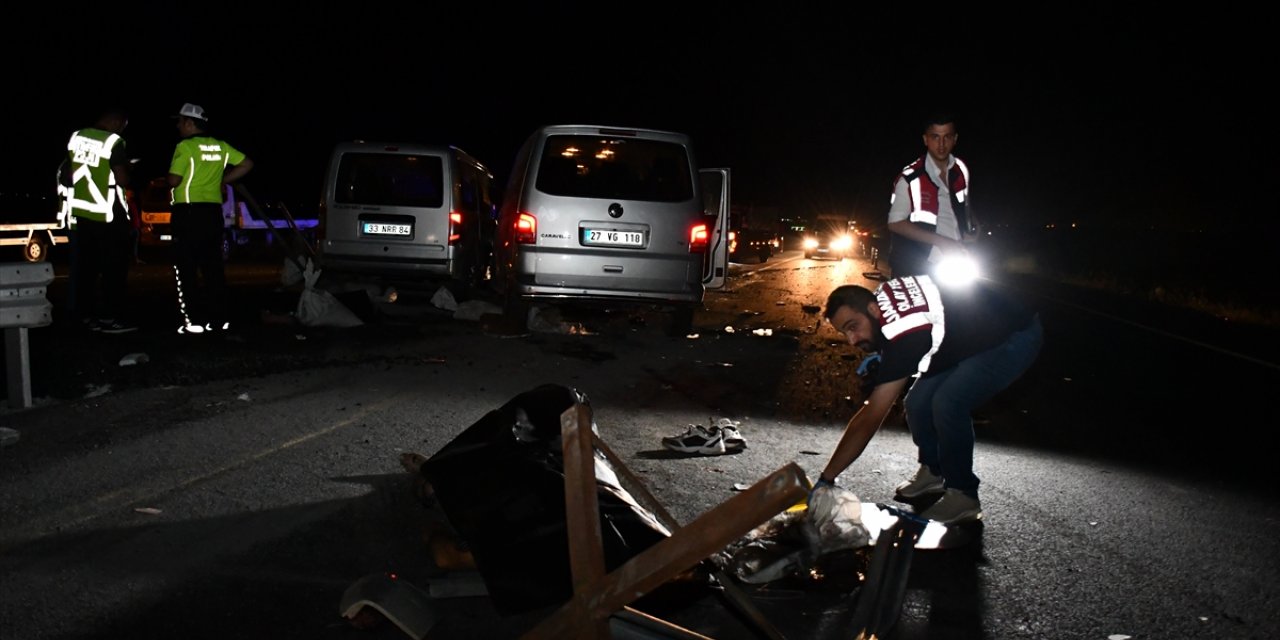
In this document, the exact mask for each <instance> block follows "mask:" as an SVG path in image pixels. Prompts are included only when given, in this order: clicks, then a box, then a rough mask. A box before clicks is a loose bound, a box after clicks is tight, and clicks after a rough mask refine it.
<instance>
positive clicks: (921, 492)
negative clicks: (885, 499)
mask: <svg viewBox="0 0 1280 640" xmlns="http://www.w3.org/2000/svg"><path fill="white" fill-rule="evenodd" d="M936 493H942V478H939V477H938V476H935V475H933V472H932V471H929V467H928V466H926V465H923V464H922V465H920V468H919V469H916V474H915V475H913V476H911V479H910V480H907V481H906V482H903V483H902V484H899V485H898V486H897V488H896V489H895V492H894V495H895V496H896V497H898V498H905V499H907V500H915V499H916V498H921V497H924V496H928V495H933V494H936Z"/></svg>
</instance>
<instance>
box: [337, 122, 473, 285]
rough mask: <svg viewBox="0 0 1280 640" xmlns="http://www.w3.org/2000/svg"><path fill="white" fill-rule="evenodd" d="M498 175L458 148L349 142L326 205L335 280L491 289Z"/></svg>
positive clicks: (341, 146) (341, 152)
mask: <svg viewBox="0 0 1280 640" xmlns="http://www.w3.org/2000/svg"><path fill="white" fill-rule="evenodd" d="M493 186H494V185H493V174H492V173H491V172H490V171H489V169H488V168H486V167H485V166H484V165H483V164H481V163H480V162H479V161H477V160H476V159H475V158H473V157H471V156H470V155H469V154H467V153H466V152H465V151H462V150H461V149H458V148H457V147H453V146H444V145H424V144H412V143H383V142H364V141H355V142H341V143H338V144H337V145H336V146H335V147H334V149H333V155H332V156H331V157H330V159H329V168H328V172H327V175H326V179H325V182H324V189H323V192H322V194H321V199H320V225H319V233H318V235H319V253H320V265H321V267H322V268H323V269H324V270H325V271H326V272H329V273H333V272H338V273H349V274H364V275H367V276H374V277H377V278H385V279H402V280H403V279H410V280H445V281H448V282H451V283H454V284H456V285H458V288H459V289H460V290H462V291H467V290H470V289H471V288H472V287H475V286H477V285H479V284H481V283H483V282H484V281H485V280H486V279H487V277H488V271H489V270H488V267H489V265H490V263H491V256H492V252H493V242H494V231H495V225H496V215H497V205H496V203H495V201H494V198H493Z"/></svg>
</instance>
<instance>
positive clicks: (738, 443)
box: [711, 418, 747, 452]
mask: <svg viewBox="0 0 1280 640" xmlns="http://www.w3.org/2000/svg"><path fill="white" fill-rule="evenodd" d="M740 424H742V422H741V421H740V420H730V419H729V418H712V419H711V432H712V433H715V432H716V431H719V432H720V433H721V435H723V436H724V448H725V451H733V452H738V451H742V450H743V449H746V448H747V439H746V438H743V437H742V434H741V433H739V432H738V425H740Z"/></svg>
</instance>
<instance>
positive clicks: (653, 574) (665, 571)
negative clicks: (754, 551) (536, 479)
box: [524, 442, 808, 640]
mask: <svg viewBox="0 0 1280 640" xmlns="http://www.w3.org/2000/svg"><path fill="white" fill-rule="evenodd" d="M566 449H568V445H567V442H566ZM567 466H568V465H567V463H566V468H567ZM807 492H808V486H807V482H806V480H805V474H804V471H803V470H802V469H800V467H799V465H797V464H795V463H794V462H793V463H790V464H788V465H786V466H784V467H782V468H781V469H779V470H777V471H775V472H774V473H772V474H770V475H769V476H768V477H766V478H764V479H762V480H760V481H759V482H757V483H756V484H754V485H752V486H751V488H750V489H748V490H746V491H744V492H742V493H740V494H738V495H736V496H734V497H733V498H730V499H729V500H727V501H725V502H723V503H721V504H720V505H719V506H717V507H715V508H714V509H712V510H710V511H708V512H706V513H704V514H702V515H701V516H699V517H698V518H697V519H696V520H694V521H693V522H692V523H690V524H689V526H687V527H684V528H682V529H680V530H678V531H675V532H673V534H672V535H671V537H669V538H667V539H665V540H662V541H660V542H658V543H657V544H655V545H653V546H652V547H649V548H648V549H646V550H645V551H643V552H641V553H640V554H638V555H636V556H634V557H632V558H631V559H630V560H628V561H627V562H626V564H624V565H622V566H621V567H619V568H618V569H617V570H615V571H613V572H612V573H609V574H607V575H605V576H603V577H602V578H601V579H600V580H597V581H596V582H595V583H594V584H582V583H579V582H577V580H576V577H575V589H574V597H573V598H572V599H571V600H570V601H569V602H568V603H566V604H565V605H564V606H562V607H561V608H560V609H558V610H557V611H556V612H554V613H553V614H551V616H549V617H548V618H547V619H546V620H543V622H542V623H541V624H539V625H538V626H537V627H535V628H534V629H533V630H532V631H531V632H530V633H529V634H527V635H525V636H524V637H525V638H526V639H529V640H534V639H542V638H557V639H558V638H607V637H608V629H607V628H606V629H605V630H604V634H605V635H603V636H602V635H600V630H599V622H600V621H601V620H606V619H607V617H608V616H609V615H612V614H613V613H614V612H615V611H618V610H619V609H621V608H623V607H624V606H626V605H627V604H629V603H631V602H633V601H635V600H636V599H638V598H640V597H641V596H644V595H645V594H647V593H649V592H650V591H652V590H653V589H654V588H656V587H658V586H660V585H661V584H662V583H664V582H666V581H668V580H670V579H671V578H674V577H675V576H677V575H679V574H680V573H682V572H684V571H686V570H688V569H689V568H690V567H692V566H693V565H695V564H697V563H698V562H699V561H701V560H703V559H704V558H707V557H709V556H710V555H711V554H713V553H715V552H717V551H720V550H721V549H723V548H724V547H726V546H727V545H728V544H729V543H730V542H733V541H734V540H737V539H738V538H740V537H741V536H743V535H745V534H746V533H747V532H749V531H751V530H752V529H754V528H755V527H757V526H759V525H760V524H762V523H764V522H765V521H767V520H768V519H770V518H772V517H773V516H775V515H777V514H779V513H781V512H782V511H783V510H784V509H786V508H788V507H790V506H791V505H793V504H795V503H796V502H798V501H799V500H800V499H801V498H802V497H804V496H805V495H806V493H807Z"/></svg>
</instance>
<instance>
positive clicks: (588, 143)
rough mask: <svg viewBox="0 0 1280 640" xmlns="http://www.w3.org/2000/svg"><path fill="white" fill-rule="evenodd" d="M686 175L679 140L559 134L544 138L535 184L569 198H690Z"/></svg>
mask: <svg viewBox="0 0 1280 640" xmlns="http://www.w3.org/2000/svg"><path fill="white" fill-rule="evenodd" d="M691 176H692V171H691V169H690V166H689V152H688V150H687V149H686V148H685V147H684V145H681V144H676V143H673V142H661V141H657V140H636V139H634V138H610V137H602V136H590V135H562V136H550V137H549V138H547V143H546V146H545V147H543V151H542V160H541V162H540V163H539V164H538V181H537V188H538V191H541V192H543V193H548V194H551V195H553V196H568V197H572V198H609V199H614V200H645V201H649V202H683V201H685V200H689V199H691V198H693V179H692V177H691Z"/></svg>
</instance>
